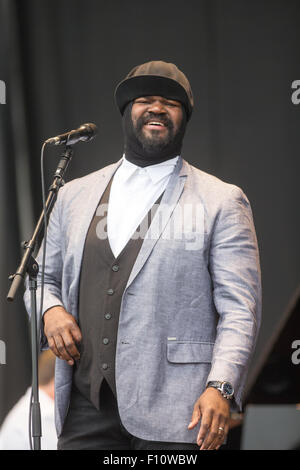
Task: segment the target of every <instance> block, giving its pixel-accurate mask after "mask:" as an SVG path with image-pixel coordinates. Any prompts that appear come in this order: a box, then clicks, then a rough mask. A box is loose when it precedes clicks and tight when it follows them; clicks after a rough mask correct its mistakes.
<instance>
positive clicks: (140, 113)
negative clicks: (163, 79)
mask: <svg viewBox="0 0 300 470" xmlns="http://www.w3.org/2000/svg"><path fill="white" fill-rule="evenodd" d="M131 118H132V123H133V128H134V131H135V134H136V137H137V139H138V140H139V141H140V142H141V144H142V145H143V147H144V148H145V149H147V150H148V151H152V152H155V151H159V150H161V149H163V148H166V147H167V146H168V145H169V144H170V143H171V142H172V141H173V140H174V138H175V136H176V134H177V133H178V132H179V130H180V128H181V124H182V119H183V111H182V105H181V103H180V102H179V101H175V100H169V99H167V98H164V97H162V96H143V97H139V98H136V99H135V100H134V102H133V105H132V110H131Z"/></svg>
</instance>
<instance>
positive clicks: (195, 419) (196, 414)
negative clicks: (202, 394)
mask: <svg viewBox="0 0 300 470" xmlns="http://www.w3.org/2000/svg"><path fill="white" fill-rule="evenodd" d="M200 417H201V412H200V409H199V408H196V409H194V411H193V414H192V419H191V422H190V424H189V425H188V429H193V428H194V427H195V426H196V424H198V423H199V420H200Z"/></svg>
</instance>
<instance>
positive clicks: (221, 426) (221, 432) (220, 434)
mask: <svg viewBox="0 0 300 470" xmlns="http://www.w3.org/2000/svg"><path fill="white" fill-rule="evenodd" d="M227 422H228V420H227V419H226V418H225V417H224V416H219V419H218V428H217V436H216V438H215V439H214V441H213V442H212V443H211V444H210V446H209V447H208V450H213V449H217V447H218V448H219V447H220V446H221V445H222V443H223V442H224V440H225V438H226V436H227V433H228V425H227Z"/></svg>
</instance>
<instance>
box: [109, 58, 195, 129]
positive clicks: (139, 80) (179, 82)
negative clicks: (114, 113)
mask: <svg viewBox="0 0 300 470" xmlns="http://www.w3.org/2000/svg"><path fill="white" fill-rule="evenodd" d="M151 95H153V96H156V95H157V96H163V97H165V98H168V99H171V100H176V101H180V102H181V103H182V104H183V106H184V107H185V110H186V114H187V119H188V120H189V119H190V117H191V114H192V111H193V106H194V99H193V93H192V89H191V86H190V83H189V81H188V79H187V78H186V76H185V75H184V73H183V72H181V70H179V69H178V67H176V65H174V64H171V63H169V62H163V61H161V60H157V61H152V62H146V63H145V64H142V65H138V66H137V67H134V69H132V70H131V71H130V72H129V74H128V75H127V77H126V78H125V79H124V80H123V81H122V82H121V83H119V85H118V86H117V88H116V90H115V100H116V103H117V106H118V108H119V110H120V112H121V114H123V112H124V109H125V107H126V105H127V103H129V102H130V101H132V100H134V99H136V98H138V97H139V96H151Z"/></svg>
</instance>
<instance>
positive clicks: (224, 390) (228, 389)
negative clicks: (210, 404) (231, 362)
mask: <svg viewBox="0 0 300 470" xmlns="http://www.w3.org/2000/svg"><path fill="white" fill-rule="evenodd" d="M208 387H213V388H216V389H217V390H219V392H220V393H221V394H222V395H223V397H225V398H227V399H228V400H231V399H232V398H233V395H234V389H233V386H232V385H231V383H230V382H219V381H217V380H215V381H212V382H208V384H207V385H206V388H208Z"/></svg>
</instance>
